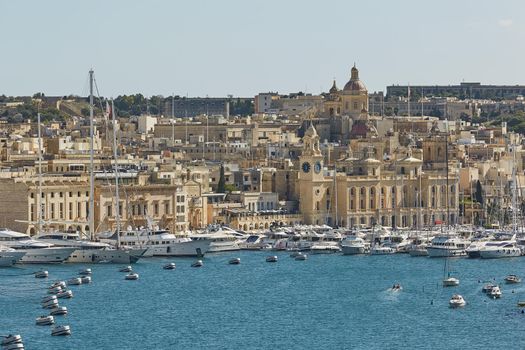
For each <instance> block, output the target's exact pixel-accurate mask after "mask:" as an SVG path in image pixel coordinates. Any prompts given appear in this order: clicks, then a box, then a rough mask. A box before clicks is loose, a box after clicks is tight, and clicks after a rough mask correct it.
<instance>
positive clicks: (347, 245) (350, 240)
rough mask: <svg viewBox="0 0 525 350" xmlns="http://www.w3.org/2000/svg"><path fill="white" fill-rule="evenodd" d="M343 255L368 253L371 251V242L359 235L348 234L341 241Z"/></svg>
mask: <svg viewBox="0 0 525 350" xmlns="http://www.w3.org/2000/svg"><path fill="white" fill-rule="evenodd" d="M341 249H342V251H343V255H357V254H367V253H368V252H369V251H370V243H368V242H365V240H364V239H362V238H361V237H358V236H347V237H346V238H345V239H343V240H342V241H341Z"/></svg>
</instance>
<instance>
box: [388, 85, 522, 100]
mask: <svg viewBox="0 0 525 350" xmlns="http://www.w3.org/2000/svg"><path fill="white" fill-rule="evenodd" d="M408 88H409V86H408V85H390V86H387V87H386V94H387V99H390V98H392V97H398V96H407V94H408ZM410 92H411V94H417V95H421V94H422V95H424V96H451V97H458V98H461V99H465V98H469V99H508V98H516V97H518V96H524V95H525V85H482V84H481V83H479V82H463V83H460V84H459V85H410Z"/></svg>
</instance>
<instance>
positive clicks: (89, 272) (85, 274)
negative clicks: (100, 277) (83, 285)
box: [78, 268, 92, 276]
mask: <svg viewBox="0 0 525 350" xmlns="http://www.w3.org/2000/svg"><path fill="white" fill-rule="evenodd" d="M91 273H92V272H91V269H89V268H87V269H83V270H80V271H79V272H78V274H79V275H81V276H88V275H91Z"/></svg>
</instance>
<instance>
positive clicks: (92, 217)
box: [88, 69, 95, 240]
mask: <svg viewBox="0 0 525 350" xmlns="http://www.w3.org/2000/svg"><path fill="white" fill-rule="evenodd" d="M93 134H94V131H93V69H91V70H90V71H89V214H88V215H89V233H90V235H91V240H94V239H95V176H94V172H93V170H94V169H93V168H94V166H93V152H94V149H93V138H94V135H93Z"/></svg>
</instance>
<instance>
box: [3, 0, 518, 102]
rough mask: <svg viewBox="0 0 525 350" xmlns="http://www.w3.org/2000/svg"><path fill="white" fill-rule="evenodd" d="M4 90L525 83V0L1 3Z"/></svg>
mask: <svg viewBox="0 0 525 350" xmlns="http://www.w3.org/2000/svg"><path fill="white" fill-rule="evenodd" d="M0 33H2V35H1V41H0V43H1V46H0V47H1V50H0V94H6V95H29V94H32V93H34V92H37V91H43V92H44V93H45V94H46V95H65V94H79V95H86V94H87V72H88V70H89V68H90V67H93V68H94V69H95V75H96V78H97V82H98V86H99V90H100V93H101V94H102V95H104V96H114V97H116V96H117V95H119V94H129V93H135V92H141V93H143V94H145V95H148V96H149V95H153V94H162V95H165V96H168V95H171V94H172V93H175V94H179V95H186V94H188V95H189V96H206V95H209V96H226V95H227V94H233V95H235V96H253V95H255V94H256V93H258V92H263V91H278V92H280V93H287V92H296V91H305V90H306V91H307V92H311V93H319V92H320V90H321V89H323V91H326V90H328V89H329V87H330V85H331V80H332V78H334V77H335V78H336V79H337V82H338V85H339V86H340V87H341V86H342V85H344V83H345V82H346V81H347V80H348V77H349V75H350V68H351V66H352V65H353V62H354V61H355V62H356V63H357V66H358V68H359V69H360V74H361V79H362V80H363V81H364V82H365V84H366V85H367V86H368V90H369V91H375V90H384V89H385V86H386V85H390V84H393V83H395V84H407V83H410V84H413V85H416V84H456V83H458V82H460V81H462V80H465V81H481V82H482V83H493V84H525V70H524V68H523V64H524V62H525V2H524V1H520V0H516V1H466V0H465V1H457V0H456V1H454V0H439V1H423V0H413V1H410V0H406V1H404V0H400V1H387V0H383V1H343V0H342V1H319V0H317V1H306V0H302V1H292V0H289V1H285V0H280V1H279V0H266V1H251V0H238V1H233V0H232V1H228V0H223V1H218V0H209V1H198V0H187V1H175V0H173V1H168V0H165V1H160V0H159V1H155V0H152V1H131V0H126V1H124V0H122V1H109V0H108V1H103V0H92V1H83V2H80V1H70V0H68V1H66V0H56V1H41V0H34V1H29V0H16V1H8V0H0Z"/></svg>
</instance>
